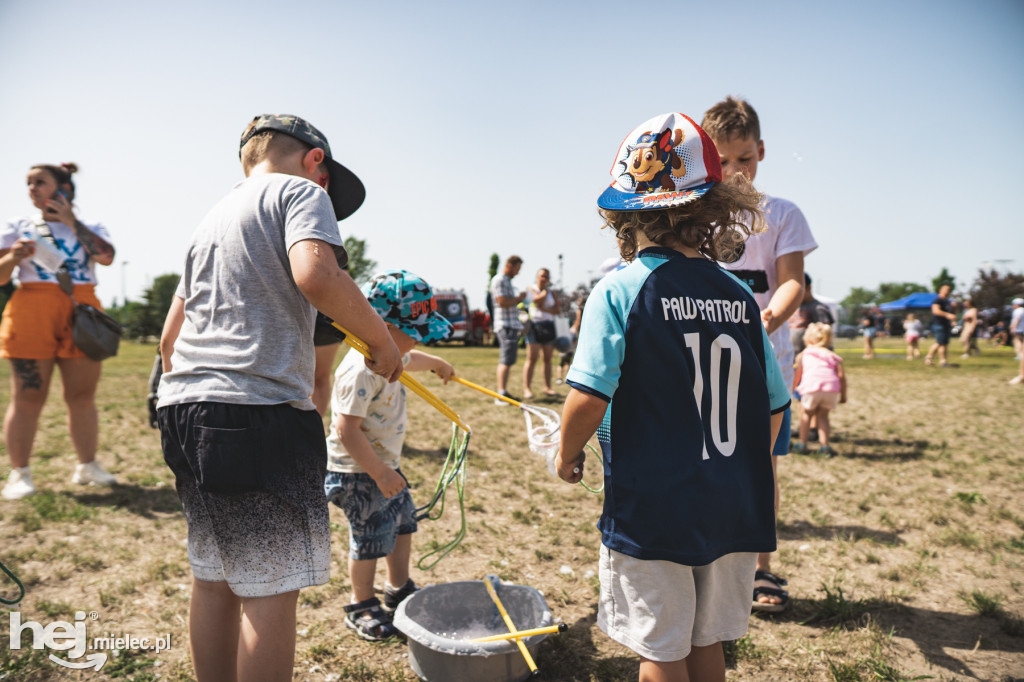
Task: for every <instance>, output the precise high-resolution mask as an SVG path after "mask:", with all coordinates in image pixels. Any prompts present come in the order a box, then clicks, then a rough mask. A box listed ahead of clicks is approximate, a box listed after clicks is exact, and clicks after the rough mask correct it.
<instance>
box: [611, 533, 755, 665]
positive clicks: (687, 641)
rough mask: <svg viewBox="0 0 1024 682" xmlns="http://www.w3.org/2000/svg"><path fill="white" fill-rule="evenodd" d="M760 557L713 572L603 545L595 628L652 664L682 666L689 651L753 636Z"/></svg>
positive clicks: (743, 557)
mask: <svg viewBox="0 0 1024 682" xmlns="http://www.w3.org/2000/svg"><path fill="white" fill-rule="evenodd" d="M756 564H757V554H753V553H736V554H726V555H725V556H723V557H720V558H719V559H717V560H716V561H713V562H711V563H710V564H708V565H707V566H684V565H682V564H677V563H674V562H671V561H646V560H643V559H635V558H633V557H631V556H627V555H625V554H621V553H619V552H616V551H615V550H612V549H608V548H607V547H605V546H604V545H601V565H600V579H601V597H600V602H599V605H598V613H597V624H598V626H599V627H600V628H601V629H602V630H604V632H605V633H606V634H607V635H608V636H609V637H611V638H612V639H613V640H615V641H616V642H618V643H620V644H622V645H624V646H627V647H629V648H630V649H632V650H633V651H635V652H636V653H638V654H640V655H641V656H643V657H644V658H646V659H648V660H651V661H659V662H670V661H679V660H682V659H684V658H686V657H687V656H688V655H689V654H690V647H691V646H710V645H712V644H715V643H716V642H724V641H731V640H734V639H739V638H740V637H742V636H743V635H744V634H746V632H747V622H748V621H749V619H750V599H751V595H752V594H753V593H754V568H755V566H756Z"/></svg>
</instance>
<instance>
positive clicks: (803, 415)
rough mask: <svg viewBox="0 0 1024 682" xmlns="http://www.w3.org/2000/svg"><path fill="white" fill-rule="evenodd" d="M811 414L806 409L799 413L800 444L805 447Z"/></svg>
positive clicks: (809, 430)
mask: <svg viewBox="0 0 1024 682" xmlns="http://www.w3.org/2000/svg"><path fill="white" fill-rule="evenodd" d="M811 414H812V412H811V411H810V410H808V409H804V410H802V411H801V412H800V444H801V445H807V438H808V437H809V435H810V433H811Z"/></svg>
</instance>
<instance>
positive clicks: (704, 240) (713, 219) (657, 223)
mask: <svg viewBox="0 0 1024 682" xmlns="http://www.w3.org/2000/svg"><path fill="white" fill-rule="evenodd" d="M762 196H763V195H762V194H761V193H760V192H758V191H757V190H755V189H754V188H753V186H752V185H751V184H750V183H749V182H735V181H732V182H728V183H723V182H719V183H717V184H715V186H714V187H712V188H711V189H709V190H708V191H707V193H706V194H705V195H704V196H702V197H701V198H700V199H698V200H696V201H691V202H690V203H688V204H683V205H682V206H674V207H672V208H664V209H657V210H648V211H612V210H609V209H598V211H597V212H598V213H599V214H600V215H601V217H602V218H604V221H605V222H604V225H602V228H605V227H609V228H611V229H612V231H614V232H615V238H616V239H617V240H618V242H619V254H620V255H621V256H622V258H623V260H626V261H631V260H633V259H634V258H636V253H637V233H638V232H643V233H644V235H646V237H647V238H648V239H649V240H651V241H652V242H654V243H655V244H658V245H660V246H666V247H669V248H674V247H678V246H688V247H690V248H693V249H696V250H697V251H698V252H699V253H700V254H701V255H702V256H704V257H705V258H709V259H711V260H714V261H719V262H723V263H733V262H735V261H736V260H738V259H739V257H740V256H741V255H742V254H743V245H744V243H745V241H746V238H747V237H748V236H750V235H751V234H755V233H757V232H762V231H763V230H764V213H763V212H762V210H761V208H760V204H761V198H762Z"/></svg>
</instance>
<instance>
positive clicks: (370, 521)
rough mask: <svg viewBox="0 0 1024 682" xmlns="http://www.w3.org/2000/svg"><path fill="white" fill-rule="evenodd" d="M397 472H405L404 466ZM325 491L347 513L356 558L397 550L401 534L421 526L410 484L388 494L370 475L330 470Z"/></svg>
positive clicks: (350, 548)
mask: <svg viewBox="0 0 1024 682" xmlns="http://www.w3.org/2000/svg"><path fill="white" fill-rule="evenodd" d="M397 471H398V473H399V474H401V473H402V470H401V469H398V470H397ZM402 478H405V477H404V476H403V477H402ZM324 494H325V495H326V496H327V499H328V500H329V501H330V502H332V503H334V504H335V505H336V506H338V507H340V508H341V510H342V511H343V512H345V518H347V519H348V555H349V557H350V558H352V559H356V560H365V559H380V558H382V557H386V556H387V555H389V554H391V552H393V551H394V549H395V540H396V539H397V538H398V536H399V535H409V534H411V533H415V532H416V530H417V528H418V525H417V523H416V517H415V514H416V510H415V506H414V505H413V503H412V495H411V494H410V493H409V488H408V487H406V488H404V489H402V492H400V493H398V494H397V495H395V496H394V497H384V495H383V493H381V491H380V488H378V487H377V484H376V483H375V482H374V480H373V478H372V477H371V476H370V475H369V474H343V473H339V472H337V471H328V472H327V476H326V477H325V478H324Z"/></svg>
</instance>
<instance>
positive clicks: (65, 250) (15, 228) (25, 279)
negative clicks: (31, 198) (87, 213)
mask: <svg viewBox="0 0 1024 682" xmlns="http://www.w3.org/2000/svg"><path fill="white" fill-rule="evenodd" d="M36 217H38V216H34V217H31V218H29V217H23V218H11V219H10V220H8V221H7V223H6V224H5V225H4V227H3V231H2V232H0V249H9V248H11V247H12V246H14V242H16V241H18V239H19V238H20V237H21V236H22V235H23V234H24V233H26V232H30V231H34V230H35V229H36V227H35V225H36V222H35V221H36ZM79 222H81V223H82V224H83V225H85V226H86V228H88V230H89V231H90V232H92V233H93V234H95V235H96V236H97V237H99V238H101V239H103V240H104V241H105V242H107V243H108V244H113V240H111V238H110V233H109V232H108V231H107V228H106V227H104V226H103V225H101V224H100V223H89V222H86V221H84V220H80V221H79ZM46 224H47V225H49V226H50V232H52V233H53V237H54V239H55V240H56V241H57V248H58V249H60V251H61V253H62V255H63V256H64V258H65V259H66V260H65V261H64V263H65V265H67V266H68V272H70V273H71V282H72V283H73V284H96V261H94V260H93V259H92V257H91V256H89V254H88V253H87V252H86V250H85V249H84V248H83V247H82V243H81V242H80V241H78V236H77V235H75V230H74V229H73V228H70V227H68V226H67V225H65V224H64V223H60V222H50V221H49V220H48V221H46ZM15 278H16V279H17V280H18V282H20V283H21V284H28V283H29V282H52V283H53V284H56V283H57V275H56V274H55V271H52V270H48V269H46V268H43V267H41V266H39V265H37V264H35V263H33V262H32V259H31V258H26V259H24V260H22V261H21V262H20V263H19V264H18V269H17V271H16V273H15Z"/></svg>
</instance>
